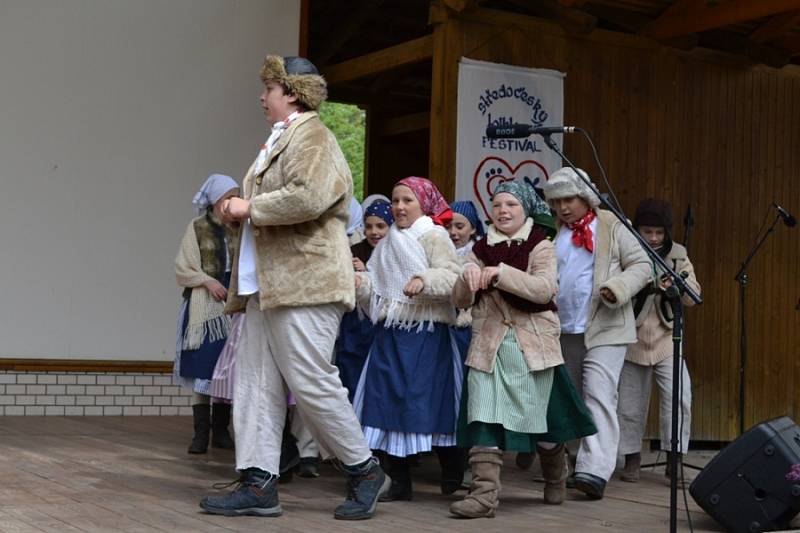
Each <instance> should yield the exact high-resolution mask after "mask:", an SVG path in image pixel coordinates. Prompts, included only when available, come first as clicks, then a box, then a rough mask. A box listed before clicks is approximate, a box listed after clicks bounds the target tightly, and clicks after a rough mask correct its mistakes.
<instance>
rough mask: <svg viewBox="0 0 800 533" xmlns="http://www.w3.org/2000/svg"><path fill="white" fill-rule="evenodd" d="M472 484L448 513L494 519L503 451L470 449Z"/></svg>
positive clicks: (497, 503)
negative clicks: (467, 492)
mask: <svg viewBox="0 0 800 533" xmlns="http://www.w3.org/2000/svg"><path fill="white" fill-rule="evenodd" d="M469 464H470V466H471V467H472V484H471V485H470V488H469V494H467V495H466V496H465V497H464V499H463V500H461V501H459V502H455V503H453V504H452V505H451V506H450V512H451V513H453V514H454V515H456V516H460V517H462V518H494V513H495V510H496V509H497V506H498V505H500V500H499V498H498V495H499V494H500V470H501V468H502V466H503V450H498V449H494V448H472V449H471V450H470V451H469Z"/></svg>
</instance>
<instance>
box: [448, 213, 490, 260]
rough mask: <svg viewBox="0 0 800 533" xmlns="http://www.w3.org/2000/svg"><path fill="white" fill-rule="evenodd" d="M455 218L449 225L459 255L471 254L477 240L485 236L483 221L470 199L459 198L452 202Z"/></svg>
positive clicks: (449, 231) (451, 238)
mask: <svg viewBox="0 0 800 533" xmlns="http://www.w3.org/2000/svg"><path fill="white" fill-rule="evenodd" d="M450 209H452V210H453V220H452V221H451V222H450V223H449V224H448V225H447V232H448V233H449V234H450V240H451V241H453V244H454V245H455V247H456V253H457V254H458V257H465V256H467V255H469V252H470V250H472V245H473V244H475V241H477V240H478V239H480V238H481V237H483V236H484V234H485V231H484V229H483V222H481V218H480V216H479V215H478V210H477V209H475V204H473V203H472V201H470V200H459V201H457V202H453V203H452V204H450Z"/></svg>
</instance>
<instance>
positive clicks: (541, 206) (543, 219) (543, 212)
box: [492, 180, 556, 236]
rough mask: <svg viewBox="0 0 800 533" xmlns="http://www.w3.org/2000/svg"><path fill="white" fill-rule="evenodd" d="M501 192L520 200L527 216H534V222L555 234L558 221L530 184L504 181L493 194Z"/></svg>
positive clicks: (549, 233)
mask: <svg viewBox="0 0 800 533" xmlns="http://www.w3.org/2000/svg"><path fill="white" fill-rule="evenodd" d="M501 192H505V193H508V194H511V195H513V196H514V197H515V198H516V199H517V200H519V201H520V203H521V204H522V209H523V210H524V211H525V216H526V217H530V218H532V219H533V221H534V223H536V224H538V225H539V226H542V227H544V228H545V230H547V233H548V235H551V236H552V234H555V232H556V223H555V218H554V217H553V215H552V213H551V212H550V207H548V205H547V203H546V202H545V201H544V200H542V198H541V197H540V196H539V195H538V194H537V193H536V190H535V189H534V188H533V187H532V186H531V185H530V184H528V183H526V182H524V181H521V180H514V181H504V182H501V183H500V184H499V185H497V187H495V189H494V194H492V196H494V195H496V194H499V193H501Z"/></svg>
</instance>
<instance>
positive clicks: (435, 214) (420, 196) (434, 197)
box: [395, 176, 453, 226]
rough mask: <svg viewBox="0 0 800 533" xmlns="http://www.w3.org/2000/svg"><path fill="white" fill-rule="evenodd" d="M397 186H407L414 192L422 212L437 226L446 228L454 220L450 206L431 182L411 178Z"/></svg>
mask: <svg viewBox="0 0 800 533" xmlns="http://www.w3.org/2000/svg"><path fill="white" fill-rule="evenodd" d="M397 185H405V186H406V187H408V188H409V189H411V190H412V191H413V192H414V196H416V197H417V201H418V202H419V205H420V206H421V207H422V212H423V213H425V214H426V215H428V216H429V217H431V219H432V220H433V222H434V223H435V224H437V225H439V226H444V225H446V224H448V223H449V222H450V221H451V220H453V212H452V211H451V210H450V206H449V205H447V201H446V200H445V199H444V196H442V193H440V192H439V189H437V188H436V185H434V184H433V182H432V181H431V180H428V179H425V178H420V177H417V176H409V177H407V178H403V179H401V180H400V181H398V182H397V183H396V184H395V186H397Z"/></svg>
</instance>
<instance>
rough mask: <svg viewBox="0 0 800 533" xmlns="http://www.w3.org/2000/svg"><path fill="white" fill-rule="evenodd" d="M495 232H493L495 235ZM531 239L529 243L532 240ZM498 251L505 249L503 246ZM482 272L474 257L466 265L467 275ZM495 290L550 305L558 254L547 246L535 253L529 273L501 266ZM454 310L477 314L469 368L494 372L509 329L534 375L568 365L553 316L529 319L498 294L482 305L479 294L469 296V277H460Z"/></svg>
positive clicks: (493, 293)
mask: <svg viewBox="0 0 800 533" xmlns="http://www.w3.org/2000/svg"><path fill="white" fill-rule="evenodd" d="M490 231H491V229H490ZM529 234H530V230H528V234H526V235H525V236H524V237H525V238H527V237H528V235H529ZM497 246H503V244H502V243H500V244H497ZM469 264H472V265H477V266H478V267H480V268H483V266H484V265H483V263H482V262H481V261H480V260H479V259H478V258H477V257H476V256H475V254H474V253H470V254H469V256H467V259H466V260H465V261H464V269H465V271H466V269H467V268H473V267H470V266H468V265H469ZM494 286H495V287H496V288H498V289H501V290H504V291H507V292H510V293H512V294H515V295H517V296H520V297H522V298H525V299H526V300H530V301H531V302H534V303H538V304H546V303H548V302H549V301H551V300H552V299H553V298H554V297H555V295H556V293H557V292H558V277H557V275H556V252H555V248H554V246H553V243H552V242H550V241H548V240H543V241H541V242H540V243H539V244H537V245H536V247H535V248H534V249H533V250H532V251H531V253H530V256H529V257H528V268H527V270H526V271H525V272H523V271H521V270H519V269H516V268H514V267H512V266H509V265H506V264H504V263H500V267H499V274H498V276H497V281H496V282H495V284H494ZM452 300H453V305H455V306H457V307H459V308H462V309H463V308H470V309H471V310H472V342H471V343H470V347H469V354H468V355H467V360H466V365H467V366H469V367H472V368H475V369H476V370H481V371H483V372H493V371H494V363H495V358H496V357H497V350H498V348H499V347H500V343H501V342H502V341H503V337H505V335H506V332H507V331H508V329H509V328H511V329H513V330H514V335H515V337H516V339H517V343H518V344H519V347H520V350H522V354H523V356H524V357H525V362H526V363H527V365H528V369H529V370H531V371H538V370H545V369H547V368H550V367H554V366H558V365H560V364H563V363H564V358H563V357H562V355H561V344H560V343H559V337H560V334H561V324H560V322H559V321H558V315H556V313H555V312H553V311H543V312H541V313H528V312H525V311H522V310H520V309H517V308H515V307H512V306H511V305H509V304H508V303H507V302H506V301H505V300H504V299H503V297H502V295H500V293H499V292H497V291H489V292H488V293H486V295H485V296H483V297H482V298H481V299H480V301H479V302H478V305H475V306H474V307H473V304H474V303H475V294H474V293H473V292H472V291H470V290H469V286H468V285H467V282H466V281H465V280H464V274H463V273H462V274H461V276H459V277H458V281H456V284H455V286H454V287H453V296H452Z"/></svg>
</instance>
